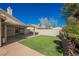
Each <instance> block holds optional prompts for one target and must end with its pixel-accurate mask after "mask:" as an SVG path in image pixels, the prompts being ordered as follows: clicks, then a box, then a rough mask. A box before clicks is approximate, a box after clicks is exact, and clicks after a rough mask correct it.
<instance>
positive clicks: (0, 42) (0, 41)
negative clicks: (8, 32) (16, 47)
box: [0, 19, 2, 46]
mask: <svg viewBox="0 0 79 59" xmlns="http://www.w3.org/2000/svg"><path fill="white" fill-rule="evenodd" d="M0 46H2V40H1V19H0Z"/></svg>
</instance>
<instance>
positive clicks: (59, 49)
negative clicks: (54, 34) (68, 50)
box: [53, 40, 63, 53]
mask: <svg viewBox="0 0 79 59" xmlns="http://www.w3.org/2000/svg"><path fill="white" fill-rule="evenodd" d="M53 42H54V43H55V44H56V50H57V51H58V52H59V53H63V48H62V44H61V41H60V40H54V41H53Z"/></svg>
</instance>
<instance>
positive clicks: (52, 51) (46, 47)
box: [20, 36, 63, 56]
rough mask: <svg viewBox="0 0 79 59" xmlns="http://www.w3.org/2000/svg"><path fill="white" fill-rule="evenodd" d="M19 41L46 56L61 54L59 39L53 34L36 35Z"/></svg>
mask: <svg viewBox="0 0 79 59" xmlns="http://www.w3.org/2000/svg"><path fill="white" fill-rule="evenodd" d="M20 43H21V44H23V45H25V46H28V47H30V48H32V49H34V50H36V51H38V52H40V53H42V54H44V55H47V56H62V55H63V53H62V47H61V41H60V39H59V38H58V37H55V36H37V37H33V38H30V39H26V40H23V41H20Z"/></svg>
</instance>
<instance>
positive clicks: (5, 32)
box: [3, 24, 7, 43]
mask: <svg viewBox="0 0 79 59" xmlns="http://www.w3.org/2000/svg"><path fill="white" fill-rule="evenodd" d="M4 27H5V29H4V42H3V43H6V41H7V24H5V26H4Z"/></svg>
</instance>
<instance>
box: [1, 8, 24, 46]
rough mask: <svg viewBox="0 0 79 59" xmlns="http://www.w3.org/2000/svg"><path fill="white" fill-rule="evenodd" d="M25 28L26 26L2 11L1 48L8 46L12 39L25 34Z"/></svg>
mask: <svg viewBox="0 0 79 59" xmlns="http://www.w3.org/2000/svg"><path fill="white" fill-rule="evenodd" d="M24 28H25V25H24V24H22V23H21V22H20V21H18V20H17V19H16V18H15V17H12V16H10V15H9V14H7V13H6V12H5V11H3V10H2V9H0V46H3V45H4V44H5V43H6V44H7V43H8V42H9V38H10V37H15V36H16V35H17V34H18V35H19V34H25V33H24V32H25V29H24ZM17 31H18V32H17Z"/></svg>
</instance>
